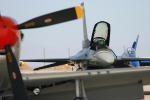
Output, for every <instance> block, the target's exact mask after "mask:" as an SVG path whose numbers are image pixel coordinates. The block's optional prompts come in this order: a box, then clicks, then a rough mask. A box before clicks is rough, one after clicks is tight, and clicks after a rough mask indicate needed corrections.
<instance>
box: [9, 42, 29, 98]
mask: <svg viewBox="0 0 150 100" xmlns="http://www.w3.org/2000/svg"><path fill="white" fill-rule="evenodd" d="M6 59H7V69H8V74H9V78H10V82H11V85H12V90H13V94H14V99H15V100H28V97H27V93H26V89H25V87H24V83H23V80H22V76H21V73H20V70H19V66H18V63H17V60H16V58H15V56H14V54H13V52H12V50H11V47H10V46H9V45H8V46H6Z"/></svg>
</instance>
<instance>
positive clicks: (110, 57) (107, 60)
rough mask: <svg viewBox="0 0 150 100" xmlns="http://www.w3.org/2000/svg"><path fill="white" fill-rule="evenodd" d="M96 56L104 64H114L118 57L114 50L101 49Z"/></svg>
mask: <svg viewBox="0 0 150 100" xmlns="http://www.w3.org/2000/svg"><path fill="white" fill-rule="evenodd" d="M95 57H96V59H97V60H98V61H99V62H100V63H101V64H102V65H103V66H107V65H111V64H113V63H114V61H115V58H116V57H115V55H114V53H113V52H112V51H99V52H97V53H96V54H95Z"/></svg>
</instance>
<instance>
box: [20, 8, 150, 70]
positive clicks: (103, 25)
mask: <svg viewBox="0 0 150 100" xmlns="http://www.w3.org/2000/svg"><path fill="white" fill-rule="evenodd" d="M82 8H83V12H84V5H82ZM83 29H84V31H83V34H84V40H83V49H82V50H81V51H79V53H77V54H76V55H74V56H72V57H70V58H58V59H57V58H54V59H22V61H26V62H52V64H49V65H45V66H42V67H38V68H35V70H40V69H45V68H49V67H55V66H58V65H63V64H70V63H71V64H72V63H73V64H75V65H77V66H78V67H79V68H84V69H103V68H112V67H115V68H118V67H129V66H130V64H129V63H130V62H131V61H147V60H150V58H136V57H117V56H116V55H115V53H114V52H113V50H112V49H111V48H110V47H109V43H110V30H111V28H110V24H109V23H108V22H106V21H100V22H98V23H96V24H95V26H94V29H93V33H92V37H91V40H90V41H89V39H88V36H87V29H86V19H85V13H84V18H83Z"/></svg>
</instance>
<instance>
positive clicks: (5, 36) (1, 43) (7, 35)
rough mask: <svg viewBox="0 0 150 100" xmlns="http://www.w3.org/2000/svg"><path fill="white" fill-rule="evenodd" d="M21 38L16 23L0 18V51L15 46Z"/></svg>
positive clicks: (3, 17)
mask: <svg viewBox="0 0 150 100" xmlns="http://www.w3.org/2000/svg"><path fill="white" fill-rule="evenodd" d="M19 38H20V32H19V31H18V29H17V26H16V23H15V22H14V21H13V20H12V19H11V18H9V17H5V16H0V50H3V49H5V47H6V45H10V46H11V47H12V46H14V45H15V44H16V42H17V41H18V40H19Z"/></svg>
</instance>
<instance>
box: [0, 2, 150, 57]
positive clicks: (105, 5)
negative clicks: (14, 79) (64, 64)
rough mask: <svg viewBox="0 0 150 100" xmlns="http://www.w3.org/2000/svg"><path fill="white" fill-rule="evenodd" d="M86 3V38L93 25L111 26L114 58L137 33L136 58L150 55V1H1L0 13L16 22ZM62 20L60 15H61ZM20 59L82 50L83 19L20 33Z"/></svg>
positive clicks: (129, 43)
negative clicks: (104, 24) (103, 22)
mask: <svg viewBox="0 0 150 100" xmlns="http://www.w3.org/2000/svg"><path fill="white" fill-rule="evenodd" d="M81 2H84V3H85V11H86V12H85V13H86V19H87V29H88V35H89V38H90V37H91V33H92V31H93V27H94V24H95V23H96V22H98V21H102V20H104V21H107V22H109V23H110V24H111V43H110V47H111V48H112V49H113V50H114V52H115V53H116V54H117V55H121V54H122V53H123V50H124V49H123V47H129V46H131V44H132V43H133V41H134V40H135V39H136V36H137V35H138V34H139V35H140V38H139V43H138V48H137V55H138V56H147V57H148V56H150V45H149V43H150V39H149V38H150V0H0V12H1V14H2V15H4V16H10V17H12V18H13V19H15V20H16V21H17V23H21V22H24V21H26V20H29V19H31V18H34V17H37V16H40V15H43V14H47V13H50V12H54V11H57V10H61V9H65V8H69V7H73V6H77V5H80V3H81ZM60 17H61V16H60ZM23 33H24V34H25V38H24V40H23V42H22V49H21V58H44V53H43V52H44V49H45V57H46V58H59V57H61V58H62V57H68V50H69V49H70V54H71V55H73V54H75V53H77V52H78V51H79V50H81V48H82V45H81V44H82V38H83V28H82V19H80V20H74V21H70V22H67V23H63V24H58V25H53V26H48V27H45V28H39V29H28V30H23Z"/></svg>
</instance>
